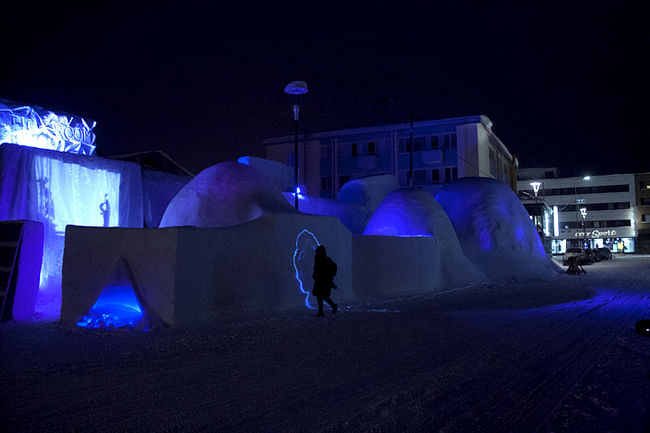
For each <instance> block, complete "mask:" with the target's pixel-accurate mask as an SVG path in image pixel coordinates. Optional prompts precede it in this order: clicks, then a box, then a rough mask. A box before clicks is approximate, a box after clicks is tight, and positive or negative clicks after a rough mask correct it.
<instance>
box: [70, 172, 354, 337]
mask: <svg viewBox="0 0 650 433" xmlns="http://www.w3.org/2000/svg"><path fill="white" fill-rule="evenodd" d="M188 226H192V227H188ZM161 227H164V228H159V229H131V230H126V229H120V228H112V229H105V228H86V227H74V226H68V228H67V230H66V249H65V256H64V276H63V305H62V309H61V320H62V321H64V322H68V323H70V322H75V323H76V321H77V320H79V319H80V318H82V317H84V319H83V320H84V322H85V323H87V325H83V326H93V327H94V325H96V324H99V325H101V324H102V323H100V322H103V324H106V323H108V322H109V321H110V322H111V323H113V324H115V323H117V321H116V319H115V318H114V317H108V315H106V317H103V316H93V314H92V310H95V311H97V312H98V313H100V314H104V313H105V311H106V307H105V306H101V307H100V306H98V305H97V304H98V303H101V302H102V294H103V293H104V289H105V288H108V289H109V290H113V289H114V288H115V287H125V286H129V287H130V292H132V295H131V296H130V300H129V301H128V303H129V306H130V307H133V306H134V305H135V303H134V302H133V301H132V300H133V299H136V300H138V303H137V304H138V305H137V308H135V307H133V308H131V309H132V310H133V309H136V310H137V309H138V308H139V309H141V310H142V311H143V312H144V315H145V316H146V317H147V318H148V319H147V320H149V321H150V322H153V323H155V322H157V321H160V322H162V323H165V324H168V325H177V324H182V323H187V322H192V321H195V320H201V319H205V318H208V317H211V316H213V315H215V314H218V313H219V312H220V311H233V310H252V311H260V310H285V309H292V308H304V307H305V304H307V306H309V307H310V308H313V305H312V299H310V296H309V291H310V290H311V283H312V279H311V274H312V270H313V263H314V260H313V255H314V249H315V248H316V246H317V245H319V244H321V243H322V244H324V245H325V246H326V248H327V251H328V255H330V256H331V257H333V258H334V260H335V261H336V262H337V263H338V265H339V266H338V273H337V276H336V282H337V284H338V285H339V290H338V291H337V292H336V294H335V298H336V299H337V301H343V302H346V301H347V302H350V301H352V300H354V298H355V297H354V294H353V292H352V287H353V286H352V284H351V279H352V277H351V275H352V271H351V263H352V260H351V251H352V245H351V242H352V241H351V239H352V235H351V233H350V232H349V230H347V229H346V228H345V226H344V225H343V224H341V222H340V221H339V220H338V219H337V218H335V217H330V216H320V215H319V216H315V215H306V214H302V213H300V212H297V211H296V210H295V209H294V208H293V207H292V206H291V205H290V204H289V203H288V202H287V201H286V200H285V198H284V197H283V196H282V193H281V192H280V190H279V189H278V188H277V187H276V186H275V185H274V184H273V182H271V181H270V180H269V179H268V178H267V177H265V176H264V175H263V174H262V173H261V172H259V171H258V170H256V169H255V168H252V167H250V166H247V165H244V164H239V163H234V162H224V163H221V164H217V165H215V166H213V167H210V168H208V169H206V170H204V171H203V172H201V173H199V175H198V176H196V177H195V178H194V179H192V180H191V181H190V182H189V183H188V184H187V185H186V186H185V187H184V188H183V189H182V190H181V191H180V192H179V193H178V194H177V196H176V197H174V199H173V200H172V201H171V202H170V204H169V206H168V208H167V210H166V211H165V214H164V215H163V218H162V222H161ZM97 245H101V246H102V248H97ZM154 246H155V247H154ZM120 261H124V262H125V263H126V264H125V265H124V266H122V267H121V268H120V269H122V270H120V271H119V272H118V271H115V269H116V266H117V265H116V263H118V262H120ZM124 268H128V269H129V271H128V272H126V271H124V270H123V269H124ZM116 272H118V273H119V274H120V275H123V274H129V275H132V276H133V278H132V280H133V282H132V283H131V284H130V285H129V284H127V283H125V282H124V281H122V280H124V278H118V279H120V280H121V281H119V282H117V283H116V282H114V281H113V280H115V279H116V277H115V275H113V274H114V273H116ZM111 296H112V295H111ZM116 296H117V295H116ZM120 296H121V295H120ZM118 307H119V306H118ZM122 310H124V308H122ZM140 326H141V325H140Z"/></svg>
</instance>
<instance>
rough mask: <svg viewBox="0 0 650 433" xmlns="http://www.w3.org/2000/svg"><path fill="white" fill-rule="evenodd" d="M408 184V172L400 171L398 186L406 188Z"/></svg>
mask: <svg viewBox="0 0 650 433" xmlns="http://www.w3.org/2000/svg"><path fill="white" fill-rule="evenodd" d="M408 184H409V172H408V171H400V172H399V186H408Z"/></svg>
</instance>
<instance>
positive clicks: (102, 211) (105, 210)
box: [99, 194, 111, 227]
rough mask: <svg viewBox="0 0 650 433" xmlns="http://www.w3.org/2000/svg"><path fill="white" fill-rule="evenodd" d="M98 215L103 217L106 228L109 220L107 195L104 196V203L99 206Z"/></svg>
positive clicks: (109, 212)
mask: <svg viewBox="0 0 650 433" xmlns="http://www.w3.org/2000/svg"><path fill="white" fill-rule="evenodd" d="M99 213H100V214H101V215H102V216H103V217H104V227H108V225H109V223H110V220H111V204H110V203H109V202H108V194H104V201H103V202H102V203H101V204H100V205H99Z"/></svg>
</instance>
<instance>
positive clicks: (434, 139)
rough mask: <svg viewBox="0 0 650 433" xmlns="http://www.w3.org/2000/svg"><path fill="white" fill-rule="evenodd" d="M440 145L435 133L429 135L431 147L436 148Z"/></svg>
mask: <svg viewBox="0 0 650 433" xmlns="http://www.w3.org/2000/svg"><path fill="white" fill-rule="evenodd" d="M439 147H440V143H438V136H437V135H432V136H431V149H438V148H439Z"/></svg>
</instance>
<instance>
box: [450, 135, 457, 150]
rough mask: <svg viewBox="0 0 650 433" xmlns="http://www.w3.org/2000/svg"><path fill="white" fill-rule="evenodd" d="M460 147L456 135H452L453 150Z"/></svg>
mask: <svg viewBox="0 0 650 433" xmlns="http://www.w3.org/2000/svg"><path fill="white" fill-rule="evenodd" d="M457 146H458V143H457V142H456V134H451V148H452V149H455V148H456V147H457Z"/></svg>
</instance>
